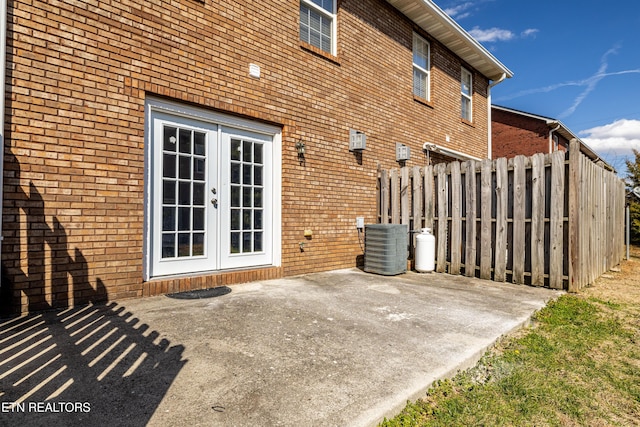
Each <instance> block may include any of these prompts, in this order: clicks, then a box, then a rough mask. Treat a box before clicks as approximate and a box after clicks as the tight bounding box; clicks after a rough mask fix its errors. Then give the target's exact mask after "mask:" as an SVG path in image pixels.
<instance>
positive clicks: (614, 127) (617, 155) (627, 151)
mask: <svg viewBox="0 0 640 427" xmlns="http://www.w3.org/2000/svg"><path fill="white" fill-rule="evenodd" d="M579 134H580V135H585V136H584V137H582V136H581V139H582V141H584V142H585V143H586V144H587V145H588V146H589V147H591V148H592V149H594V150H595V151H597V152H598V153H599V154H600V155H601V156H602V157H603V158H605V159H606V160H607V162H609V164H611V165H612V166H613V167H614V168H616V169H617V170H618V172H619V173H620V172H622V174H623V175H624V173H626V166H625V163H624V160H626V159H630V158H631V157H632V156H633V153H632V151H631V149H636V150H640V120H628V119H621V120H616V121H615V122H613V123H609V124H606V125H604V126H597V127H594V128H591V129H585V130H583V131H580V132H579Z"/></svg>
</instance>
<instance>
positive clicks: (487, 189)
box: [480, 159, 492, 279]
mask: <svg viewBox="0 0 640 427" xmlns="http://www.w3.org/2000/svg"><path fill="white" fill-rule="evenodd" d="M491 197H492V194H491V160H489V159H486V160H483V161H482V166H481V171H480V206H481V208H480V278H481V279H491Z"/></svg>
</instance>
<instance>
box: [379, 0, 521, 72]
mask: <svg viewBox="0 0 640 427" xmlns="http://www.w3.org/2000/svg"><path fill="white" fill-rule="evenodd" d="M387 2H389V3H390V4H391V5H392V6H393V7H395V8H396V9H398V10H399V11H400V12H402V13H403V14H404V15H405V16H406V17H407V18H409V19H411V20H412V21H413V22H414V23H415V24H417V25H419V26H420V27H421V28H422V29H423V30H425V31H426V32H427V33H429V34H431V35H432V36H433V37H435V38H436V39H437V40H438V41H440V42H441V43H442V44H444V45H445V46H446V47H447V48H449V49H450V50H451V51H452V52H453V53H455V54H456V55H458V56H459V57H460V58H462V59H463V60H464V61H466V62H467V63H468V64H469V65H471V66H472V67H473V68H475V69H476V70H478V71H479V72H481V73H482V74H483V75H484V76H486V77H488V78H489V79H491V80H494V81H496V80H501V79H503V78H505V77H506V78H511V77H513V73H512V72H511V70H509V69H508V68H507V67H505V66H504V65H503V64H502V63H501V62H500V61H498V59H496V58H495V57H494V56H493V55H492V54H491V53H489V51H488V50H487V49H485V48H484V47H483V46H482V45H481V44H480V43H479V42H478V41H477V40H476V39H474V38H473V37H472V36H471V35H470V34H469V33H468V32H466V31H465V30H464V29H463V28H462V27H461V26H460V25H458V23H457V22H456V21H454V20H453V19H452V18H451V17H450V16H449V15H447V14H446V13H445V12H444V11H443V10H442V9H440V8H439V7H438V6H437V5H436V4H435V3H433V1H431V0H387Z"/></svg>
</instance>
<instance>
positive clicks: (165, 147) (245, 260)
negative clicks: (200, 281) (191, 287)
mask: <svg viewBox="0 0 640 427" xmlns="http://www.w3.org/2000/svg"><path fill="white" fill-rule="evenodd" d="M148 117H149V120H150V122H151V123H150V126H148V128H147V129H148V131H149V132H150V135H149V136H148V138H147V143H148V144H149V145H150V148H149V156H148V162H147V164H148V166H147V167H148V169H149V173H148V174H147V176H148V179H149V180H150V181H151V182H150V185H148V186H147V188H148V195H147V199H146V200H147V203H148V207H147V223H148V226H147V227H146V229H147V233H148V235H147V238H146V239H145V243H146V246H147V248H148V250H147V251H146V252H147V258H145V259H146V260H147V266H148V267H147V268H145V272H146V274H145V276H146V277H147V278H151V277H157V276H165V275H174V274H188V273H197V272H204V271H215V270H222V269H229V268H239V267H251V266H262V265H275V263H277V262H278V261H279V257H277V256H276V255H277V252H278V250H279V242H276V240H277V239H276V236H275V235H274V233H277V234H279V230H280V228H279V224H278V222H279V215H278V213H279V209H277V208H276V206H275V203H274V200H277V198H278V197H279V192H278V191H275V189H274V182H275V180H274V177H275V176H276V175H278V174H277V173H274V172H278V171H279V170H275V168H274V164H275V163H276V162H274V149H273V147H274V135H273V134H267V133H262V132H254V131H252V130H247V129H240V128H234V127H230V126H225V125H224V124H222V125H221V124H218V123H215V122H212V121H208V120H202V119H200V118H198V117H187V116H184V115H176V114H172V113H170V112H165V111H156V110H151V111H150V114H149V116H148ZM278 176H279V175H278ZM276 216H277V218H276ZM278 237H279V236H278Z"/></svg>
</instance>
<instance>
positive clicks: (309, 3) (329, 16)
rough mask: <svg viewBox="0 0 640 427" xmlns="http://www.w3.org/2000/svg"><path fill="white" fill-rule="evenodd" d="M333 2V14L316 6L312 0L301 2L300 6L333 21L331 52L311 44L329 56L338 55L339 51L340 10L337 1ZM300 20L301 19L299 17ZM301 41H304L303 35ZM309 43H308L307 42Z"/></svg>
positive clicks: (333, 0) (302, 0)
mask: <svg viewBox="0 0 640 427" xmlns="http://www.w3.org/2000/svg"><path fill="white" fill-rule="evenodd" d="M331 2H332V8H333V12H330V11H328V10H327V9H325V8H323V7H321V6H318V5H317V4H315V3H314V2H313V1H311V0H300V5H304V6H305V7H307V8H309V9H311V10H314V11H315V12H317V13H319V14H321V15H322V16H324V17H325V18H327V19H330V20H331V47H330V49H331V50H330V51H327V50H324V49H322V48H321V47H319V46H315V45H313V44H311V43H309V44H310V45H311V46H315V47H316V48H318V49H320V50H322V51H324V52H327V53H328V54H331V55H334V56H335V55H336V51H337V46H338V44H337V41H336V40H337V38H338V37H337V32H338V31H337V29H338V25H337V16H338V8H337V0H331ZM299 18H300V17H299ZM300 40H301V41H303V40H302V34H300ZM305 43H308V42H305Z"/></svg>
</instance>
